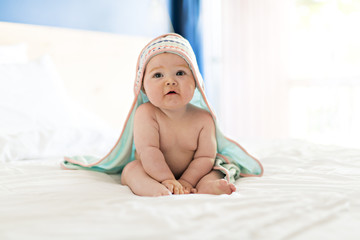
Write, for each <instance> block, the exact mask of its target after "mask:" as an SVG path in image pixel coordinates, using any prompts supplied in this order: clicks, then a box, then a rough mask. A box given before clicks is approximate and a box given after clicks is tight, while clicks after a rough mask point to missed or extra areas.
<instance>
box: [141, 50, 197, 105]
mask: <svg viewBox="0 0 360 240" xmlns="http://www.w3.org/2000/svg"><path fill="white" fill-rule="evenodd" d="M144 89H145V93H146V95H147V97H148V98H149V101H150V102H151V103H152V104H153V105H155V106H156V107H159V108H162V109H177V108H181V107H184V106H186V104H188V103H189V102H190V101H191V99H192V97H193V95H194V91H195V80H194V76H193V74H192V71H191V70H190V68H189V65H188V64H187V62H186V61H185V60H184V59H183V58H182V57H180V56H178V55H176V54H173V53H161V54H159V55H156V56H155V57H153V58H152V59H151V60H150V61H149V63H148V64H147V66H146V70H145V74H144Z"/></svg>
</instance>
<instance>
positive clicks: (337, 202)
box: [0, 140, 360, 240]
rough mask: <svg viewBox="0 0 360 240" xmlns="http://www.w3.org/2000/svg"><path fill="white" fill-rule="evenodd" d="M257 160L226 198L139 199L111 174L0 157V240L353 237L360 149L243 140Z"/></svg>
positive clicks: (359, 199)
mask: <svg viewBox="0 0 360 240" xmlns="http://www.w3.org/2000/svg"><path fill="white" fill-rule="evenodd" d="M244 147H245V148H247V149H248V150H249V152H251V153H253V154H254V155H255V156H257V157H258V158H259V160H260V161H261V162H262V163H263V165H264V169H265V173H264V176H263V177H262V178H242V179H240V180H238V181H237V182H236V186H237V191H236V192H235V193H233V194H232V195H230V196H228V195H220V196H211V195H177V196H175V195H174V196H169V197H158V198H150V197H138V196H135V195H133V194H132V192H131V191H130V190H129V189H128V188H127V187H125V186H122V185H120V184H119V176H116V175H106V174H103V173H98V172H90V171H80V170H79V171H76V170H75V171H72V170H62V169H60V168H59V161H61V159H60V158H53V159H35V160H26V161H13V162H3V163H0V239H2V240H10V239H84V240H85V239H86V240H89V239H320V238H321V239H339V238H340V239H358V237H359V236H360V227H359V226H360V150H356V149H347V148H340V147H334V146H323V145H315V144H311V143H307V142H302V141H290V140H288V141H282V142H276V143H271V144H264V145H261V146H256V145H251V144H249V145H248V146H246V145H245V146H244Z"/></svg>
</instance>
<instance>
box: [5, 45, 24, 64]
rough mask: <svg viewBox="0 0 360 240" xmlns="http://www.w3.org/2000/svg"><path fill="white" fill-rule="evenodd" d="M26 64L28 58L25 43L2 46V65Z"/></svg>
mask: <svg viewBox="0 0 360 240" xmlns="http://www.w3.org/2000/svg"><path fill="white" fill-rule="evenodd" d="M26 62H28V56H27V45H26V44H25V43H20V44H15V45H0V64H4V63H26Z"/></svg>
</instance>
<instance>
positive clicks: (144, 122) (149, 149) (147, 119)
mask: <svg viewBox="0 0 360 240" xmlns="http://www.w3.org/2000/svg"><path fill="white" fill-rule="evenodd" d="M134 142H135V147H136V151H137V152H138V154H139V156H140V160H141V163H142V165H143V168H144V170H145V172H146V173H147V174H148V175H149V176H150V177H152V178H153V179H155V180H156V181H158V182H160V183H162V184H163V185H164V186H165V187H167V188H168V189H169V190H170V191H171V192H172V193H175V194H177V193H183V190H182V186H181V184H180V183H179V182H178V181H176V179H175V177H174V174H173V173H172V172H171V170H170V168H169V166H168V165H167V163H166V161H165V158H164V155H163V153H162V152H161V151H160V137H159V126H158V124H157V121H156V119H155V114H154V110H153V107H152V105H150V104H142V105H141V106H140V107H139V108H138V109H137V111H136V113H135V118H134Z"/></svg>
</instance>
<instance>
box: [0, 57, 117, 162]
mask: <svg viewBox="0 0 360 240" xmlns="http://www.w3.org/2000/svg"><path fill="white" fill-rule="evenodd" d="M0 116H1V118H0V161H12V160H18V159H28V158H38V157H47V156H63V155H69V154H70V155H72V154H78V153H87V151H88V150H89V149H93V150H92V152H91V154H97V152H96V151H97V150H98V149H99V146H101V145H102V142H107V141H106V140H105V138H106V139H108V137H107V136H109V135H111V137H110V138H111V140H109V142H110V141H112V143H114V142H115V140H116V137H115V136H116V135H117V133H116V135H115V132H113V134H112V133H111V129H110V128H109V127H108V126H106V124H105V123H104V122H103V121H102V120H100V119H99V118H98V117H97V116H95V115H94V114H91V113H89V112H87V111H86V110H84V109H83V108H82V107H80V105H79V104H78V103H77V102H75V101H73V100H72V99H71V98H70V97H69V96H68V95H67V93H66V90H65V88H64V86H63V83H62V81H61V79H60V77H59V76H58V74H57V72H56V70H55V66H54V64H53V63H52V61H51V58H50V56H44V57H42V58H41V59H39V60H37V61H31V62H28V63H25V64H0ZM109 132H110V134H109ZM103 133H104V134H105V135H106V136H104V139H102V136H100V135H101V134H103ZM89 134H92V135H91V136H90V135H89ZM83 136H87V138H83ZM100 141H101V142H100ZM109 147H111V146H109ZM107 150H109V148H108V149H107ZM94 151H95V152H94ZM104 151H105V150H103V149H101V152H100V153H99V154H103V153H104Z"/></svg>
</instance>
